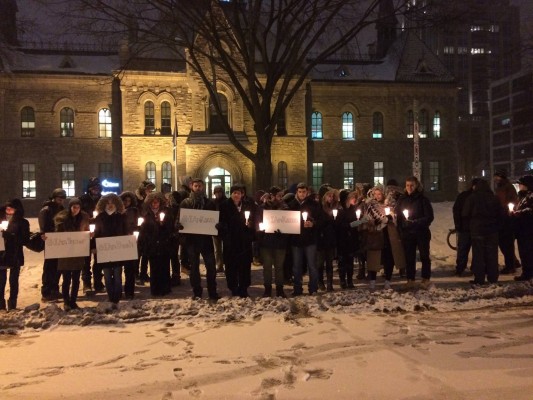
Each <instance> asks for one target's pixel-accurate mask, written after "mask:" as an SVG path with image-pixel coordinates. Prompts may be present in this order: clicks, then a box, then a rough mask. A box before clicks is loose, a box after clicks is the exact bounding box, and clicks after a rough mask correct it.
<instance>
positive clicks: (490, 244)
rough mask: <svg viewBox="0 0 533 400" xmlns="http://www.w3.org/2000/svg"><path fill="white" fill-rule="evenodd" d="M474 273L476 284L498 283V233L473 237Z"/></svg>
mask: <svg viewBox="0 0 533 400" xmlns="http://www.w3.org/2000/svg"><path fill="white" fill-rule="evenodd" d="M472 271H473V272H474V282H475V283H479V284H482V283H485V275H486V276H487V280H488V281H489V282H490V283H496V282H498V275H499V270H498V233H493V234H490V235H484V236H474V235H472Z"/></svg>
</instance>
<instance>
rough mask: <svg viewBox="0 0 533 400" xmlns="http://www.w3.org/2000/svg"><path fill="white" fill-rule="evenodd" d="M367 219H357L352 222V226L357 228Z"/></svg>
mask: <svg viewBox="0 0 533 400" xmlns="http://www.w3.org/2000/svg"><path fill="white" fill-rule="evenodd" d="M365 222H366V221H363V220H362V219H360V220H357V221H352V222H350V228H357V227H358V226H359V225H362V224H364V223H365Z"/></svg>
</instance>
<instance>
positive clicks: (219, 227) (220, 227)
mask: <svg viewBox="0 0 533 400" xmlns="http://www.w3.org/2000/svg"><path fill="white" fill-rule="evenodd" d="M215 228H216V230H217V231H220V230H221V229H222V225H221V224H220V222H219V223H217V224H215Z"/></svg>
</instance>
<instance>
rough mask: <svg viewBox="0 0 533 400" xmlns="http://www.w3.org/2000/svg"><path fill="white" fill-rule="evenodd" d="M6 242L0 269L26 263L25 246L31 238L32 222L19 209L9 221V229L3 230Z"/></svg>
mask: <svg viewBox="0 0 533 400" xmlns="http://www.w3.org/2000/svg"><path fill="white" fill-rule="evenodd" d="M2 236H3V238H4V244H5V248H6V250H5V252H4V253H3V255H2V259H3V261H2V263H1V264H0V269H5V268H11V267H21V266H23V265H24V249H23V246H24V245H25V244H26V243H28V240H29V239H30V223H29V222H28V220H27V219H26V218H23V217H22V216H21V215H20V214H19V212H18V210H17V211H15V214H14V215H13V218H12V219H11V221H9V225H8V226H7V229H6V230H5V231H4V232H2Z"/></svg>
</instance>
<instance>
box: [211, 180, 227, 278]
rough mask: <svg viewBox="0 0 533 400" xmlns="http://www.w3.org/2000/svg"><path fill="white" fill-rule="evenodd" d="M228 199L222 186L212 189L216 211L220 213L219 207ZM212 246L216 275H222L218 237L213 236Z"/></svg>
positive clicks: (221, 255)
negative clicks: (213, 248) (213, 247)
mask: <svg viewBox="0 0 533 400" xmlns="http://www.w3.org/2000/svg"><path fill="white" fill-rule="evenodd" d="M227 199H228V198H227V197H226V193H224V188H223V187H222V185H216V186H215V187H214V188H213V202H214V203H215V207H216V209H217V211H220V205H221V204H222V203H223V202H225V201H226V200H227ZM213 246H215V262H216V263H217V273H220V274H223V273H224V257H223V250H222V240H221V239H220V238H219V237H218V236H213Z"/></svg>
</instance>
